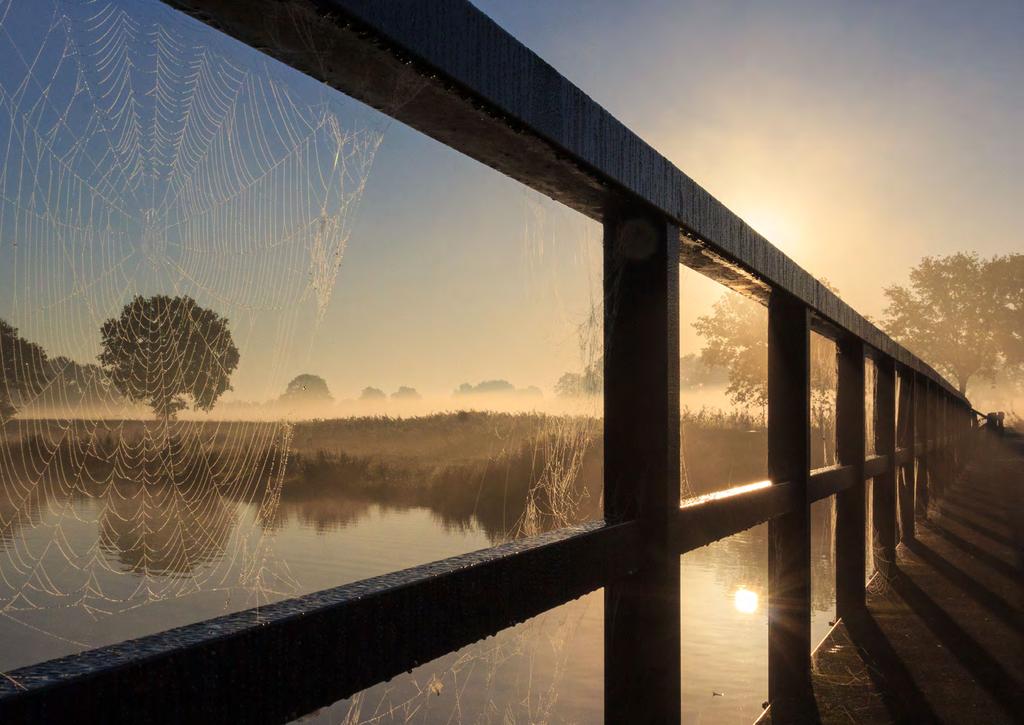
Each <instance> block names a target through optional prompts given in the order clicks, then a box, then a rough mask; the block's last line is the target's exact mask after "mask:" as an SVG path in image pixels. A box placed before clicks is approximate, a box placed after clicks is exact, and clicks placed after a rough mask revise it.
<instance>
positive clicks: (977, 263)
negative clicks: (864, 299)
mask: <svg viewBox="0 0 1024 725" xmlns="http://www.w3.org/2000/svg"><path fill="white" fill-rule="evenodd" d="M885 296H886V298H888V301H889V304H888V306H887V307H886V308H885V314H886V319H885V323H884V324H885V327H886V329H887V331H888V332H889V334H890V335H892V336H893V338H895V339H896V340H897V341H899V342H900V343H902V344H903V345H906V346H907V347H908V348H910V349H911V350H912V351H914V352H915V353H916V354H917V355H919V356H920V357H921V358H922V359H924V360H925V361H926V362H928V363H929V364H931V365H933V366H934V367H935V368H936V369H937V370H939V372H941V373H942V374H944V375H946V376H948V377H951V378H953V379H954V380H955V381H956V384H957V386H958V387H959V389H960V392H961V393H966V392H967V384H968V382H969V381H970V380H971V379H972V378H974V377H981V378H988V379H993V378H995V377H996V374H997V373H998V372H999V371H1000V370H1001V369H1006V371H1007V372H1009V371H1010V369H1013V368H1017V369H1018V370H1019V366H1020V365H1021V364H1022V363H1024V357H1022V354H1024V341H1022V334H1024V332H1022V330H1024V327H1022V324H1024V320H1022V315H1024V312H1022V309H1024V307H1022V305H1024V255H1019V254H1015V255H1009V256H1006V257H994V258H992V259H990V260H986V259H982V258H981V257H979V256H978V255H977V254H974V253H964V252H959V253H957V254H951V255H949V256H946V257H925V258H924V259H922V260H921V262H920V264H918V265H917V266H916V267H914V268H913V269H912V270H910V283H909V285H907V286H903V285H893V286H892V287H888V288H887V289H886V290H885Z"/></svg>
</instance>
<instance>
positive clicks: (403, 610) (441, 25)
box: [0, 0, 975, 723]
mask: <svg viewBox="0 0 1024 725" xmlns="http://www.w3.org/2000/svg"><path fill="white" fill-rule="evenodd" d="M173 4H174V5H176V6H178V7H179V8H181V9H183V10H185V11H186V12H189V13H191V14H193V15H195V16H196V17H198V18H200V19H202V20H203V21H205V22H207V23H209V24H211V25H213V26H215V27H217V28H219V29H221V30H223V31H224V32H226V33H228V34H230V35H233V36H235V37H236V38H238V39H240V40H242V41H243V42H246V43H248V44H250V45H253V46H254V47H257V48H260V49H262V50H264V51H265V52H267V53H270V54H272V55H275V56H277V57H278V58H280V59H281V60H283V61H284V62H286V63H289V64H291V65H292V66H294V67H296V68H298V69H299V70H302V71H304V72H306V73H308V74H310V75H312V76H315V77H316V78H318V79H320V80H323V81H324V82H326V83H328V84H330V85H333V86H334V87H335V88H337V89H338V90H340V91H343V92H345V93H347V94H349V95H351V96H353V97H355V98H357V99H360V100H362V101H364V102H366V103H369V104H370V105H373V106H375V107H377V108H379V109H381V110H383V111H384V112H386V113H388V114H390V115H391V116H393V117H394V118H397V119H399V120H401V121H403V122H405V123H407V124H408V125H410V126H412V127H414V128H416V129H419V130H420V131H422V132H423V133H425V134H427V135H430V136H432V137H434V138H436V139H439V140H440V141H442V142H444V143H446V144H448V145H449V146H451V147H452V148H455V149H457V150H459V151H461V152H463V153H465V154H467V155H469V156H472V157H474V158H476V159H478V160H480V161H482V162H484V163H486V164H488V165H490V166H492V167H494V168H496V169H498V170H500V171H502V172H504V173H506V174H508V175H510V176H512V177H514V178H516V179H518V180H520V181H521V182H523V183H524V184H526V185H528V186H530V187H532V188H534V189H537V190H538V191H541V192H543V193H545V194H547V195H548V196H550V197H551V198H553V199H556V200H558V201H561V202H563V203H565V204H567V205H569V206H570V207H572V208H574V209H577V210H579V211H580V212H582V213H584V214H586V215H588V216H590V217H592V218H594V219H597V220H600V221H601V222H602V223H603V224H604V230H605V232H604V252H605V255H604V302H605V304H604V309H605V320H604V329H605V340H604V360H605V411H604V415H605V445H604V449H605V467H604V471H605V473H604V475H605V481H604V505H605V520H604V521H601V522H594V523H590V524H584V525H581V526H574V527H570V528H567V529H563V530H560V531H555V532H552V533H549V534H544V535H542V536H537V537H534V538H530V539H524V540H520V541H514V542H511V543H508V544H504V545H501V546H497V547H494V548H490V549H485V550H483V551H478V552H474V553H471V554H466V555H463V556H457V557H453V558H451V559H446V560H444V561H440V562H436V563H433V564H428V565H425V566H420V567H415V568H413V569H409V570H406V571H400V572H395V573H392V574H388V575H386V576H382V577H377V578H375V579H369V580H366V581H362V582H357V583H355V584H349V585H345V586H341V587H337V588H335V589H330V590H326V591H322V592H318V593H315V594H311V595H308V596H304V597H299V598H296V599H291V600H287V601H283V602H280V603H277V604H273V605H270V606H267V607H263V608H262V609H260V610H259V611H255V610H252V611H246V612H240V613H237V614H231V615H227V616H224V617H220V618H218V619H214V620H210V621H206V622H200V623H198V624H194V625H190V626H186V627H182V628H179V629H176V630H171V631H167V632H163V633H160V634H157V635H153V636H150V637H144V638H142V639H138V640H133V641H130V642H124V643H121V644H118V645H114V646H111V647H105V648H102V649H98V650H93V651H89V652H85V653H83V654H80V655H73V656H70V657H65V658H62V659H59V660H54V661H51V662H46V663H43V664H39V665H34V666H31V667H27V668H24V669H22V670H18V671H16V672H14V673H10V677H9V678H8V679H6V680H4V679H0V721H3V722H5V723H7V722H24V721H42V720H43V719H46V720H48V721H53V722H58V721H75V722H88V721H102V722H114V721H119V720H120V721H146V722H161V721H175V722H185V721H194V722H198V721H209V720H214V719H221V720H226V721H232V722H243V721H244V722H280V721H284V720H287V719H289V718H291V717H294V716H297V715H300V714H303V713H306V712H309V711H311V710H313V709H316V708H318V707H321V706H323V705H326V704H328V703H331V702H333V701H336V700H339V699H341V698H344V697H347V696H349V695H352V694H353V693H355V692H358V691H359V690H361V689H363V688H365V687H367V686H369V685H372V684H374V683H376V682H379V681H382V680H385V679H387V678H390V677H392V676H395V675H397V674H399V673H401V672H403V671H406V670H409V669H411V668H412V667H415V666H416V665H418V664H420V663H424V662H426V661H429V660H430V659H432V658H434V657H437V656H439V655H442V654H444V653H446V652H450V651H452V650H454V649H457V648H459V647H461V646H463V645H465V644H468V643H470V642H473V641H476V640H478V639H480V638H482V637H484V636H487V635H490V634H493V633H495V632H497V631H498V630H500V629H503V628H505V627H508V626H510V625H512V624H515V623H517V622H520V621H522V620H524V619H526V618H528V617H531V616H533V615H536V614H538V613H540V612H543V611H545V610H547V609H550V608H552V607H555V606H557V605H559V604H562V603H564V602H566V601H569V600H571V599H573V598H576V597H579V596H581V595H583V594H585V593H587V592H590V591H593V590H595V589H598V588H601V587H604V592H605V618H606V619H605V648H604V658H605V715H606V718H607V719H608V720H609V721H611V722H638V723H639V722H658V723H671V722H678V720H679V716H680V704H681V703H680V697H681V696H680V680H681V673H680V621H679V619H680V608H679V592H680V586H681V585H685V582H682V583H681V582H680V568H679V556H680V555H681V554H683V553H685V552H687V551H691V550H693V549H696V548H698V547H701V546H704V545H706V544H708V543H710V542H712V541H715V540H717V539H721V538H723V537H726V536H729V535H731V534H735V533H737V532H740V531H743V530H744V529H747V528H749V527H751V526H754V525H755V524H759V523H762V522H765V521H767V522H768V538H769V541H768V549H769V562H768V567H769V584H768V589H769V591H768V620H769V624H768V627H769V640H768V673H769V700H770V703H771V710H772V715H773V718H774V719H775V720H776V721H777V722H785V721H787V720H792V719H795V717H796V716H795V715H793V714H792V713H794V712H796V710H797V709H798V708H799V706H800V704H801V702H802V701H803V700H804V699H805V698H806V697H807V696H808V693H809V691H810V664H811V663H810V653H811V604H810V572H811V564H810V505H811V504H812V503H813V502H814V501H817V500H820V499H824V498H826V497H829V496H832V495H835V496H836V497H837V504H836V505H837V523H836V527H837V534H836V597H837V610H838V615H839V616H840V617H845V616H849V615H850V614H851V613H854V612H856V611H858V610H860V609H863V607H864V606H865V604H864V591H865V586H864V584H865V582H864V578H865V544H864V542H865V534H866V531H867V530H868V529H867V527H869V526H870V527H871V528H872V529H873V531H874V539H875V541H876V542H877V548H876V557H875V559H876V562H877V564H878V567H879V569H880V575H881V576H886V575H887V569H888V567H889V566H891V563H892V562H893V561H894V558H895V547H896V543H897V539H898V535H899V532H900V531H902V535H903V536H904V537H910V536H913V532H914V522H915V516H921V515H923V514H924V513H925V512H926V507H927V501H928V497H929V496H930V495H933V494H934V493H935V492H936V491H941V488H942V487H943V486H944V485H946V483H947V482H948V481H950V479H951V478H952V477H953V475H954V471H955V469H956V467H957V466H958V465H960V464H961V462H962V460H963V456H964V455H965V453H964V451H965V447H964V443H965V441H966V439H967V432H968V431H969V429H970V428H971V427H972V426H973V425H974V420H975V419H974V411H972V409H971V407H970V405H969V403H968V402H967V400H965V399H964V398H963V396H961V395H959V394H958V393H957V391H956V390H955V389H954V388H952V387H951V386H950V385H949V384H948V383H947V382H946V381H945V380H944V379H943V378H942V377H941V376H940V375H938V374H937V373H936V372H935V371H934V370H933V369H932V368H931V367H929V366H928V365H927V364H925V363H924V362H923V361H921V360H920V359H918V358H917V357H915V356H914V355H913V354H911V353H910V352H909V351H908V350H906V349H905V348H903V347H901V346H899V345H898V344H896V343H895V342H893V341H892V340H891V339H890V338H889V337H887V336H886V335H885V334H884V333H883V332H881V331H880V330H879V329H877V328H876V327H875V326H873V325H872V324H871V323H870V322H868V321H867V320H866V319H864V318H863V317H862V316H860V315H859V314H857V313H856V312H855V311H854V310H852V309H851V308H850V307H849V306H848V305H846V304H845V303H844V302H842V300H840V299H839V298H838V297H837V296H836V295H834V294H833V293H832V292H830V291H829V290H828V289H827V288H826V287H825V286H823V285H822V284H820V283H819V282H818V281H817V280H815V279H814V278H813V277H811V276H810V275H809V274H807V273H806V272H805V271H804V270H802V269H801V268H800V267H799V266H797V265H796V264H795V263H793V262H792V261H791V260H790V259H789V258H787V257H786V256H785V255H784V254H782V252H780V251H779V250H778V249H776V248H775V247H773V246H772V245H771V244H769V243H768V242H767V241H766V240H765V239H763V238H762V237H761V236H759V235H758V234H757V233H756V232H755V231H753V230H752V229H751V228H750V227H749V226H747V225H746V224H745V223H744V222H743V221H742V220H740V219H739V218H738V217H736V216H735V215H734V214H733V213H732V212H730V211H729V210H728V209H726V207H725V206H723V205H722V204H721V203H719V202H718V201H717V200H715V199H714V198H713V197H712V196H711V195H710V194H708V193H707V192H706V191H705V190H704V189H702V188H701V187H700V186H699V185H697V184H696V183H695V182H693V181H692V180H691V179H690V178H689V177H687V176H686V175H685V174H683V173H682V172H681V171H679V170H678V169H677V168H675V167H674V166H673V165H672V164H671V163H669V162H668V161H667V160H666V159H665V158H664V157H662V156H660V155H659V154H658V153H657V152H656V151H655V150H654V149H652V148H651V147H650V146H648V145H647V144H645V143H644V142H643V141H641V140H640V139H639V138H638V137H637V136H636V135H635V134H634V133H632V132H631V131H630V130H629V129H627V128H626V127H624V126H623V125H622V124H621V123H619V122H618V121H617V120H615V119H614V118H613V117H612V116H611V115H610V114H608V113H607V112H606V111H605V110H604V109H602V108H601V107H600V106H598V105H597V104H596V103H594V102H593V101H592V100H591V99H589V98H588V97H587V96H586V95H584V94H583V92H582V91H580V90H579V89H578V88H576V87H575V86H573V85H572V84H571V83H570V82H569V81H567V80H566V79H565V78H564V77H562V76H561V75H560V74H558V72H557V71H555V70H554V69H553V68H551V67H550V66H549V65H547V64H546V63H544V62H543V61H542V60H541V59H540V58H539V57H537V56H536V55H535V54H533V53H532V52H531V51H530V50H528V49H527V48H526V47H524V46H523V45H522V44H520V43H519V42H518V41H516V40H515V39H514V38H513V37H512V36H510V35H509V34H507V33H506V32H505V31H503V30H502V29H501V28H499V27H498V26H497V25H495V24H494V23H493V22H492V21H490V20H489V19H488V18H487V17H486V16H484V15H483V14H482V13H480V12H479V11H478V10H476V9H475V8H474V7H473V6H471V5H470V4H469V3H468V2H465V1H464V0H432V1H431V2H419V1H417V0H291V1H290V2H287V3H284V2H277V0H257V1H255V2H248V3H235V2H230V1H229V0H174V2H173ZM614 52H615V51H614V49H609V54H610V56H611V55H612V54H614ZM680 263H682V264H686V265H688V266H690V267H692V268H695V269H697V270H699V271H701V272H703V273H704V274H706V275H708V276H710V277H712V278H714V279H716V280H718V281H720V282H722V283H724V284H726V285H728V286H729V287H731V288H733V289H735V290H738V291H740V292H742V293H743V294H746V295H748V296H751V297H753V298H755V299H758V300H760V301H761V302H763V303H765V304H766V305H767V306H768V341H769V342H768V356H769V367H768V465H769V473H770V482H769V483H767V484H765V485H761V486H747V487H742V488H741V489H739V490H737V491H735V492H733V493H732V495H728V494H726V495H718V496H714V497H710V498H709V499H708V500H705V501H702V502H698V503H691V504H688V505H685V506H684V507H682V508H681V507H680V451H679V338H678V335H679V287H678V285H679V266H680ZM812 330H816V331H818V332H820V333H821V334H824V335H826V336H828V337H830V338H831V339H833V340H834V341H835V342H836V344H837V349H838V392H837V413H836V415H837V453H838V461H839V463H838V465H836V466H833V467H830V468H826V469H821V470H817V471H811V470H810V443H809V435H810V420H809V411H810V400H809V396H810V353H809V336H810V334H811V331H812ZM866 358H871V359H872V360H873V361H874V364H875V366H876V368H877V385H876V386H875V390H874V401H873V406H872V408H873V415H874V421H873V423H874V425H873V430H874V450H875V454H874V455H872V456H866V446H865V443H866V442H865V428H866V426H865V411H866V406H865V375H864V368H865V359H866ZM866 479H873V481H874V485H873V487H872V492H873V511H874V515H873V520H872V521H871V522H868V521H867V520H866V498H865V481H866Z"/></svg>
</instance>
